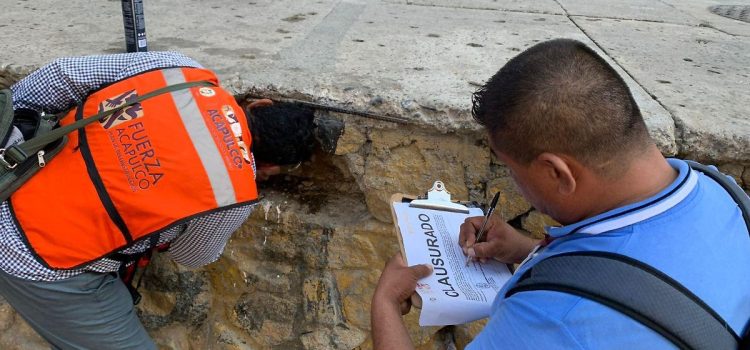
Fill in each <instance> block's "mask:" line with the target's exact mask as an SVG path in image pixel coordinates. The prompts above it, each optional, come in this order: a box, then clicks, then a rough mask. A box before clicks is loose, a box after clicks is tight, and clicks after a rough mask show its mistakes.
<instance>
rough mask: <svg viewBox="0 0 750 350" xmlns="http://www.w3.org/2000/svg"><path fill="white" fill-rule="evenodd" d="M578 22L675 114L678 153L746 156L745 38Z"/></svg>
mask: <svg viewBox="0 0 750 350" xmlns="http://www.w3.org/2000/svg"><path fill="white" fill-rule="evenodd" d="M577 22H578V23H579V24H580V25H581V27H582V28H583V29H584V30H585V31H586V33H588V34H589V35H590V36H591V37H592V38H594V40H595V41H596V42H597V43H599V44H600V45H601V46H602V47H603V48H604V49H605V50H606V52H607V54H608V55H609V56H610V57H612V58H613V59H614V60H616V61H617V62H618V63H619V64H620V65H621V66H623V67H626V69H627V71H628V72H629V73H630V74H631V75H632V76H633V78H635V80H636V81H638V83H639V84H640V85H642V86H643V87H644V88H645V89H646V90H648V91H649V93H651V94H652V95H654V96H657V97H658V100H659V102H660V103H661V104H663V105H664V106H665V107H666V108H667V109H668V110H669V112H670V113H671V114H672V115H673V116H674V118H675V123H676V126H677V140H678V146H679V148H680V152H679V153H680V155H681V156H685V157H688V158H695V159H699V160H703V161H711V162H716V163H745V164H747V163H748V162H750V151H748V150H750V118H749V115H748V114H749V112H748V110H747V105H746V104H747V103H746V102H747V101H750V89H748V86H750V68H749V67H748V64H747V62H750V38H745V37H737V36H732V35H728V34H725V33H721V32H718V31H716V30H713V29H711V28H706V27H686V26H680V25H672V24H661V23H646V22H632V21H614V20H602V21H599V22H587V21H577Z"/></svg>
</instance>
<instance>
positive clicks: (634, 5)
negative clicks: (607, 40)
mask: <svg viewBox="0 0 750 350" xmlns="http://www.w3.org/2000/svg"><path fill="white" fill-rule="evenodd" d="M559 2H560V5H562V7H563V8H564V9H565V10H566V11H567V13H568V15H571V16H585V17H591V18H592V19H597V18H612V19H627V20H637V21H650V22H665V23H680V24H691V25H698V23H699V21H698V20H697V19H695V18H693V16H691V15H689V14H687V13H685V12H682V11H678V10H675V9H674V7H673V6H671V5H669V4H666V3H664V2H661V1H651V0H630V1H627V2H626V1H606V0H559Z"/></svg>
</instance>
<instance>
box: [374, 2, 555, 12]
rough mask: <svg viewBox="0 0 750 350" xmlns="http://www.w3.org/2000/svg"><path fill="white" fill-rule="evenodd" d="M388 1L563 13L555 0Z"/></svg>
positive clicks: (463, 7)
mask: <svg viewBox="0 0 750 350" xmlns="http://www.w3.org/2000/svg"><path fill="white" fill-rule="evenodd" d="M386 2H391V3H397V4H409V5H421V6H436V7H450V8H462V9H481V10H501V11H517V12H529V13H547V14H563V10H562V8H560V6H559V5H558V4H557V2H555V1H554V0H500V1H498V0H386Z"/></svg>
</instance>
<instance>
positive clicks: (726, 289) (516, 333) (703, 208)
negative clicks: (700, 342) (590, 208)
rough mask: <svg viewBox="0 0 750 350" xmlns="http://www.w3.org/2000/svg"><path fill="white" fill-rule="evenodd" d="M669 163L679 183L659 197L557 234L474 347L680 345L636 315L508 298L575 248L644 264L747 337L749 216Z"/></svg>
mask: <svg viewBox="0 0 750 350" xmlns="http://www.w3.org/2000/svg"><path fill="white" fill-rule="evenodd" d="M669 164H670V165H671V166H672V167H673V168H675V169H677V170H678V171H679V176H678V177H677V179H676V180H675V181H674V183H672V184H671V185H670V186H669V187H667V188H666V189H664V190H663V191H661V192H660V193H658V194H657V195H655V196H653V197H651V198H649V199H647V200H645V201H642V202H639V203H634V204H631V205H627V206H625V207H622V208H618V209H615V210H612V211H609V212H606V213H603V214H601V215H597V216H595V217H592V218H588V219H586V220H583V221H581V222H578V223H575V224H571V225H568V226H563V227H551V228H548V232H549V234H550V235H551V236H553V237H555V238H556V239H555V240H554V241H553V242H552V243H551V244H550V245H548V246H547V247H546V248H543V249H542V250H541V251H539V252H537V253H536V254H534V255H533V256H532V257H531V258H530V259H529V260H528V261H527V262H526V263H524V264H523V265H521V267H520V268H519V269H518V271H517V272H516V273H515V275H514V276H513V278H512V279H511V280H510V281H509V282H508V284H506V286H505V287H504V288H503V289H502V290H501V291H500V293H499V294H498V297H497V298H496V299H495V301H494V304H493V311H492V314H491V316H490V320H489V322H488V323H487V325H486V326H485V328H484V329H483V330H482V332H481V333H480V334H479V335H478V336H477V337H476V338H475V339H474V341H473V342H472V343H471V344H469V346H468V347H467V349H629V350H632V349H675V348H676V347H675V346H674V345H673V344H672V343H671V342H669V341H668V340H666V339H665V338H663V337H662V336H660V335H659V334H657V333H655V332H654V331H652V330H651V329H649V328H647V327H645V326H643V325H641V324H640V323H638V322H636V321H634V320H633V319H631V318H630V317H628V316H625V315H623V314H621V313H619V312H618V311H615V310H613V309H610V308H608V307H606V306H602V305H601V304H598V303H596V302H593V301H590V300H588V299H584V298H581V297H577V296H573V295H570V294H565V293H560V292H552V291H530V292H521V293H517V294H514V295H513V296H512V297H510V298H507V299H505V298H504V295H505V292H506V291H507V290H508V287H509V286H510V285H513V284H515V282H516V280H517V279H518V278H519V277H520V276H521V275H522V274H523V273H524V272H525V271H526V270H527V269H528V268H529V267H531V266H533V265H534V264H536V263H537V262H539V261H540V260H542V259H543V258H545V257H548V256H551V255H556V254H560V253H566V252H572V251H608V252H614V253H619V254H623V255H627V256H630V257H632V258H635V259H638V260H640V261H642V262H645V263H646V264H649V265H651V266H653V267H655V268H657V269H659V270H661V271H662V272H664V273H666V274H667V275H669V276H671V277H672V278H674V279H675V280H677V281H678V282H680V283H681V284H682V285H684V286H685V287H687V288H688V289H690V290H691V291H692V292H693V293H694V294H695V295H697V296H698V297H700V298H701V299H702V300H703V301H704V302H706V303H707V304H708V305H709V306H710V307H711V308H713V309H714V310H715V311H716V312H717V313H718V314H719V315H720V316H721V317H722V318H723V319H724V320H726V321H727V322H728V323H729V325H731V327H732V328H733V329H734V331H735V332H736V333H738V334H742V331H743V330H744V329H745V326H746V324H747V323H748V320H750V238H749V237H748V231H747V228H746V227H745V223H744V221H743V219H742V214H741V212H740V209H739V207H738V206H737V204H736V203H735V202H734V201H733V200H732V198H731V197H730V196H729V195H728V194H727V193H726V191H725V190H724V189H723V188H722V187H721V186H720V185H719V184H717V183H716V182H714V181H713V180H711V179H710V178H709V177H707V176H705V175H703V174H702V173H701V172H699V171H695V170H692V169H690V167H689V166H688V165H687V163H685V162H683V161H681V160H677V159H669Z"/></svg>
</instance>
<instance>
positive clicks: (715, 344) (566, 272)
mask: <svg viewBox="0 0 750 350" xmlns="http://www.w3.org/2000/svg"><path fill="white" fill-rule="evenodd" d="M533 290H550V291H557V292H563V293H568V294H573V295H577V296H580V297H583V298H586V299H590V300H593V301H596V302H598V303H600V304H603V305H606V306H608V307H610V308H612V309H614V310H617V311H619V312H622V313H623V314H625V315H628V316H629V317H631V318H633V319H635V320H637V321H639V322H641V323H642V324H643V325H645V326H647V327H649V328H651V329H652V330H654V331H655V332H657V333H659V334H661V335H662V336H664V337H665V338H667V339H669V340H670V341H671V342H673V343H674V344H675V345H677V346H678V347H679V348H681V349H737V347H738V345H739V343H740V338H739V337H738V336H737V334H736V333H735V332H734V330H732V328H731V327H730V326H729V324H728V323H727V322H726V321H724V320H723V319H722V318H721V316H719V315H718V314H717V313H716V312H715V311H714V310H713V309H711V308H710V307H709V306H708V305H706V304H705V303H704V302H703V301H702V300H701V299H700V298H698V297H697V296H695V294H693V293H692V292H690V291H689V290H688V289H687V288H685V287H684V286H682V285H681V284H679V283H678V282H677V281H675V280H674V279H672V278H671V277H669V276H667V275H665V274H664V273H662V272H660V271H658V270H656V269H655V268H653V267H651V266H649V265H646V264H644V263H642V262H640V261H638V260H635V259H632V258H629V257H627V256H624V255H620V254H614V253H609V252H574V253H565V254H560V255H555V256H551V257H549V258H546V259H544V260H542V261H540V262H539V263H537V264H536V265H534V266H533V267H532V268H531V269H529V270H528V271H526V272H525V273H524V275H523V276H522V277H521V279H520V280H519V281H518V283H516V285H515V286H513V287H512V288H511V289H510V290H509V291H508V293H506V295H505V297H506V298H509V297H511V296H512V295H514V294H516V293H521V292H525V291H533Z"/></svg>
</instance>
